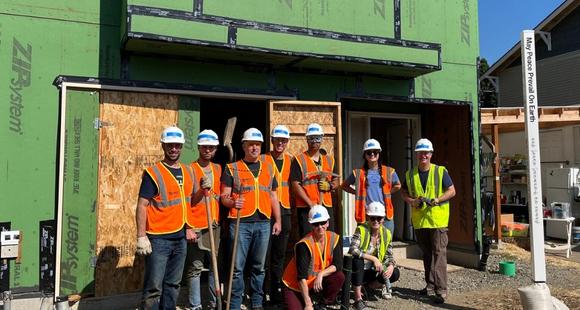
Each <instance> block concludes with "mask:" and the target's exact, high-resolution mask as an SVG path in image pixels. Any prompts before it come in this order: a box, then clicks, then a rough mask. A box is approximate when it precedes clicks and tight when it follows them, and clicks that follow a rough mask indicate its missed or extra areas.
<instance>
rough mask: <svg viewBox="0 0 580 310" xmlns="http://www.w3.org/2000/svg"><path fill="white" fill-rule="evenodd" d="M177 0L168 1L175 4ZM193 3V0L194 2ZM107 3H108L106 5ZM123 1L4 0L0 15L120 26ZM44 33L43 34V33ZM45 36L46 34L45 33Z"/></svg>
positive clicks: (0, 7)
mask: <svg viewBox="0 0 580 310" xmlns="http://www.w3.org/2000/svg"><path fill="white" fill-rule="evenodd" d="M175 1H176V0H172V1H168V2H175ZM192 1H193V0H192ZM105 2H106V3H105ZM121 2H122V1H111V0H110V1H87V0H85V1H63V0H60V1H45V0H2V5H1V6H0V14H3V13H4V14H11V15H18V16H25V17H37V18H44V19H55V20H61V21H65V22H69V21H75V22H79V23H85V24H86V23H88V24H104V25H109V26H119V24H120V23H121V20H120V19H119V16H120V14H121V4H122V3H121ZM41 33H42V32H41ZM43 34H45V33H43Z"/></svg>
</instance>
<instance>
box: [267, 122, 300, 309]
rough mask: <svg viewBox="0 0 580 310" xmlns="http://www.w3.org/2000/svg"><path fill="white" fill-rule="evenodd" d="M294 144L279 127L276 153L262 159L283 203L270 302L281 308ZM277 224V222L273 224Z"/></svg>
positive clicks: (274, 248)
mask: <svg viewBox="0 0 580 310" xmlns="http://www.w3.org/2000/svg"><path fill="white" fill-rule="evenodd" d="M289 140H290V130H289V129H288V127H286V126H284V125H276V126H275V127H274V128H273V129H272V133H271V135H270V141H271V142H272V150H271V151H270V152H269V153H268V154H264V155H262V156H263V157H262V158H263V161H269V162H270V163H271V164H272V166H273V167H274V172H275V175H276V180H277V183H278V189H277V195H278V202H279V203H280V213H281V219H282V227H281V231H280V234H279V235H277V236H272V239H271V240H270V261H269V276H270V281H269V284H270V291H269V293H270V302H271V303H272V304H274V305H275V304H279V303H280V302H282V272H283V271H284V262H285V258H286V247H287V246H288V239H289V238H290V231H291V230H292V218H291V216H292V211H291V209H290V186H289V185H290V165H291V163H292V159H293V157H292V156H291V155H290V154H288V153H286V148H287V147H288V141H289ZM272 224H274V221H272Z"/></svg>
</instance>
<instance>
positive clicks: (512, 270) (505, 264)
mask: <svg viewBox="0 0 580 310" xmlns="http://www.w3.org/2000/svg"><path fill="white" fill-rule="evenodd" d="M499 273H501V274H503V275H506V276H508V277H513V276H515V275H516V263H515V262H512V261H501V262H499Z"/></svg>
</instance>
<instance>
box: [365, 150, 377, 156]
mask: <svg viewBox="0 0 580 310" xmlns="http://www.w3.org/2000/svg"><path fill="white" fill-rule="evenodd" d="M380 153H381V151H379V150H370V151H365V155H379V154H380Z"/></svg>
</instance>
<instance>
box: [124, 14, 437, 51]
mask: <svg viewBox="0 0 580 310" xmlns="http://www.w3.org/2000/svg"><path fill="white" fill-rule="evenodd" d="M128 14H134V15H142V16H155V17H161V18H170V19H180V20H189V21H197V22H204V23H210V24H217V25H223V26H235V27H237V28H246V29H258V30H263V31H271V32H279V33H290V34H297V35H305V36H310V37H318V38H325V39H333V40H340V41H351V42H357V43H370V44H380V45H393V46H404V47H408V48H418V49H428V50H436V51H438V52H439V53H441V44H438V43H430V42H420V41H410V40H401V39H393V38H386V37H375V36H364V35H354V34H349V33H343V32H335V31H327V30H320V29H311V28H302V27H294V26H287V25H280V24H272V23H263V22H258V21H250V20H243V19H233V18H226V17H221V16H214V15H203V14H202V15H200V16H194V14H192V13H190V12H185V11H178V10H172V9H160V8H152V7H147V6H139V5H129V6H128Z"/></svg>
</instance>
